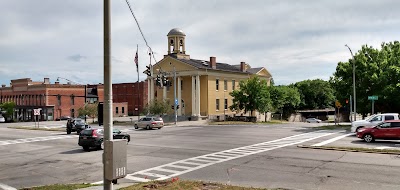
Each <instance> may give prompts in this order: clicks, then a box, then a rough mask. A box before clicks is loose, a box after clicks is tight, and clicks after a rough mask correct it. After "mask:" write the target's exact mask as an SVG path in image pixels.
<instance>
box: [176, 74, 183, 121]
mask: <svg viewBox="0 0 400 190" xmlns="http://www.w3.org/2000/svg"><path fill="white" fill-rule="evenodd" d="M181 80H182V79H181V77H178V86H177V87H178V88H177V89H178V97H177V99H178V104H179V109H178V116H180V115H182V89H181V84H182V83H181V82H182V81H181Z"/></svg>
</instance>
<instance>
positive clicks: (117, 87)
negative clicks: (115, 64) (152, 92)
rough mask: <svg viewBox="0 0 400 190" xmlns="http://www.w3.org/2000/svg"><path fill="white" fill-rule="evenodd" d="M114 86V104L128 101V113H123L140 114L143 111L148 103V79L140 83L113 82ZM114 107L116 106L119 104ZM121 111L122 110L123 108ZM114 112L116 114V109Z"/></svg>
mask: <svg viewBox="0 0 400 190" xmlns="http://www.w3.org/2000/svg"><path fill="white" fill-rule="evenodd" d="M112 88H113V103H114V104H117V103H122V102H127V103H128V107H127V109H128V111H127V114H123V115H139V114H140V113H142V111H143V108H144V106H145V105H146V103H147V81H146V82H144V81H142V82H139V83H137V82H135V83H118V84H113V85H112ZM113 107H115V108H116V107H117V106H113ZM119 109H122V108H119ZM125 109H126V108H125ZM119 111H120V112H122V110H119ZM114 114H116V110H114ZM119 114H121V113H119ZM119 114H116V115H119Z"/></svg>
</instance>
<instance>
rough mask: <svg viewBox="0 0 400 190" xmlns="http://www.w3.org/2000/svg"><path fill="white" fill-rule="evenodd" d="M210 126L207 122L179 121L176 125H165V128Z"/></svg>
mask: <svg viewBox="0 0 400 190" xmlns="http://www.w3.org/2000/svg"><path fill="white" fill-rule="evenodd" d="M205 125H208V121H207V120H200V121H178V122H177V123H176V125H175V123H174V122H172V123H170V122H169V123H165V126H177V127H183V126H205Z"/></svg>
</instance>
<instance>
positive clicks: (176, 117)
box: [173, 66, 179, 125]
mask: <svg viewBox="0 0 400 190" xmlns="http://www.w3.org/2000/svg"><path fill="white" fill-rule="evenodd" d="M173 67H174V114H175V125H176V123H177V122H178V115H177V112H176V106H177V105H176V70H175V66H173ZM178 102H179V101H178Z"/></svg>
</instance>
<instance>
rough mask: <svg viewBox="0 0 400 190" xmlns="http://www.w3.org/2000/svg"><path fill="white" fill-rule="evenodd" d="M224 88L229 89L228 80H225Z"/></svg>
mask: <svg viewBox="0 0 400 190" xmlns="http://www.w3.org/2000/svg"><path fill="white" fill-rule="evenodd" d="M224 90H225V91H227V90H228V81H227V80H224Z"/></svg>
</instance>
